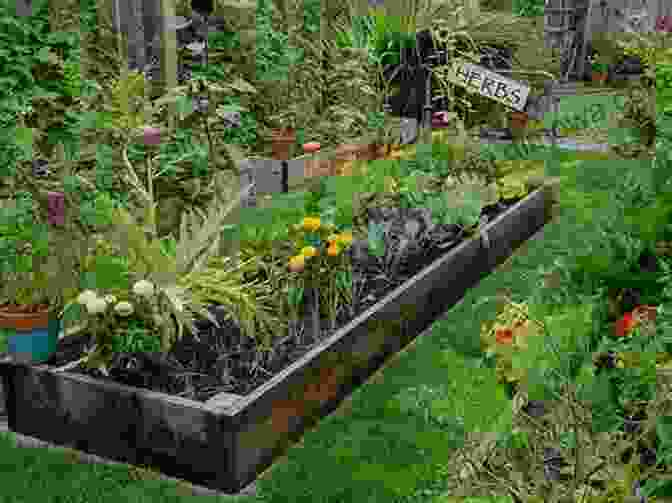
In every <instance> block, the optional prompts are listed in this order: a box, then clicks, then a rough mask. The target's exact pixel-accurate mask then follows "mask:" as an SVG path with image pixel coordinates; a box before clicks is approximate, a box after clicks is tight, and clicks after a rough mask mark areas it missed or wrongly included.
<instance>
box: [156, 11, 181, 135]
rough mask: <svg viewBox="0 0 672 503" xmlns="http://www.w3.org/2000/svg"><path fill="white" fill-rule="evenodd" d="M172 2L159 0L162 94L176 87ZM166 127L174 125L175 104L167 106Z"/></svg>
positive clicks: (175, 50) (175, 44)
mask: <svg viewBox="0 0 672 503" xmlns="http://www.w3.org/2000/svg"><path fill="white" fill-rule="evenodd" d="M173 1H174V0H161V26H160V29H161V51H160V55H161V56H160V58H159V59H160V67H161V77H160V84H159V86H160V89H161V91H162V93H166V92H168V91H169V90H170V89H174V88H175V87H177V33H176V30H175V29H173V28H172V25H173V24H174V23H175V21H174V20H175V5H174V4H173ZM166 108H167V110H168V127H169V128H170V129H173V127H174V125H175V104H174V103H173V104H168V105H167V106H166Z"/></svg>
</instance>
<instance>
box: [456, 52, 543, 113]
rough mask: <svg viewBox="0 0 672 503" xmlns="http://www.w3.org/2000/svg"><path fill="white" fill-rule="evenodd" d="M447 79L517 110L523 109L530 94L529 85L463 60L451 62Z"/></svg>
mask: <svg viewBox="0 0 672 503" xmlns="http://www.w3.org/2000/svg"><path fill="white" fill-rule="evenodd" d="M447 79H448V80H449V81H450V82H452V83H453V84H457V85H458V86H461V87H464V88H466V89H467V90H469V91H472V92H475V93H477V94H480V95H481V96H484V97H486V98H490V99H492V100H494V101H498V102H499V103H502V104H504V105H506V106H507V107H510V108H513V109H514V110H518V111H519V112H522V111H524V109H525V104H526V103H527V97H528V96H529V94H530V88H529V86H526V85H525V84H522V83H521V82H518V81H515V80H511V79H509V78H507V77H504V76H502V75H500V74H498V73H495V72H492V71H490V70H488V69H486V68H483V67H482V66H478V65H474V64H472V63H468V62H467V61H463V60H457V61H455V62H453V64H452V66H451V68H450V71H449V72H448V75H447Z"/></svg>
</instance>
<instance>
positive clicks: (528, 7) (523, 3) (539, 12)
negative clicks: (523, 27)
mask: <svg viewBox="0 0 672 503" xmlns="http://www.w3.org/2000/svg"><path fill="white" fill-rule="evenodd" d="M513 12H514V14H516V15H517V16H527V17H538V16H543V15H544V0H514V2H513Z"/></svg>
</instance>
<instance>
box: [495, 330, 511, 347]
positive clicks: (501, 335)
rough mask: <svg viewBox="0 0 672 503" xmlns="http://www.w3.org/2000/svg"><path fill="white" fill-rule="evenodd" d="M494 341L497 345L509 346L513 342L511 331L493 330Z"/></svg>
mask: <svg viewBox="0 0 672 503" xmlns="http://www.w3.org/2000/svg"><path fill="white" fill-rule="evenodd" d="M495 340H496V341H497V342H498V343H499V344H511V343H512V342H513V330H511V329H510V328H498V329H497V330H495Z"/></svg>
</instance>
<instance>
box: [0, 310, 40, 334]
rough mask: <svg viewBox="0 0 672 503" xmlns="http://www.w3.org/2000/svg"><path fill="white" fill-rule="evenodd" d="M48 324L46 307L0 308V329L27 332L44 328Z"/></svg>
mask: <svg viewBox="0 0 672 503" xmlns="http://www.w3.org/2000/svg"><path fill="white" fill-rule="evenodd" d="M48 324H49V306H48V305H38V306H32V305H16V304H5V305H2V306H0V328H8V329H14V330H21V331H27V330H33V329H35V328H46V327H47V325H48Z"/></svg>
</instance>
